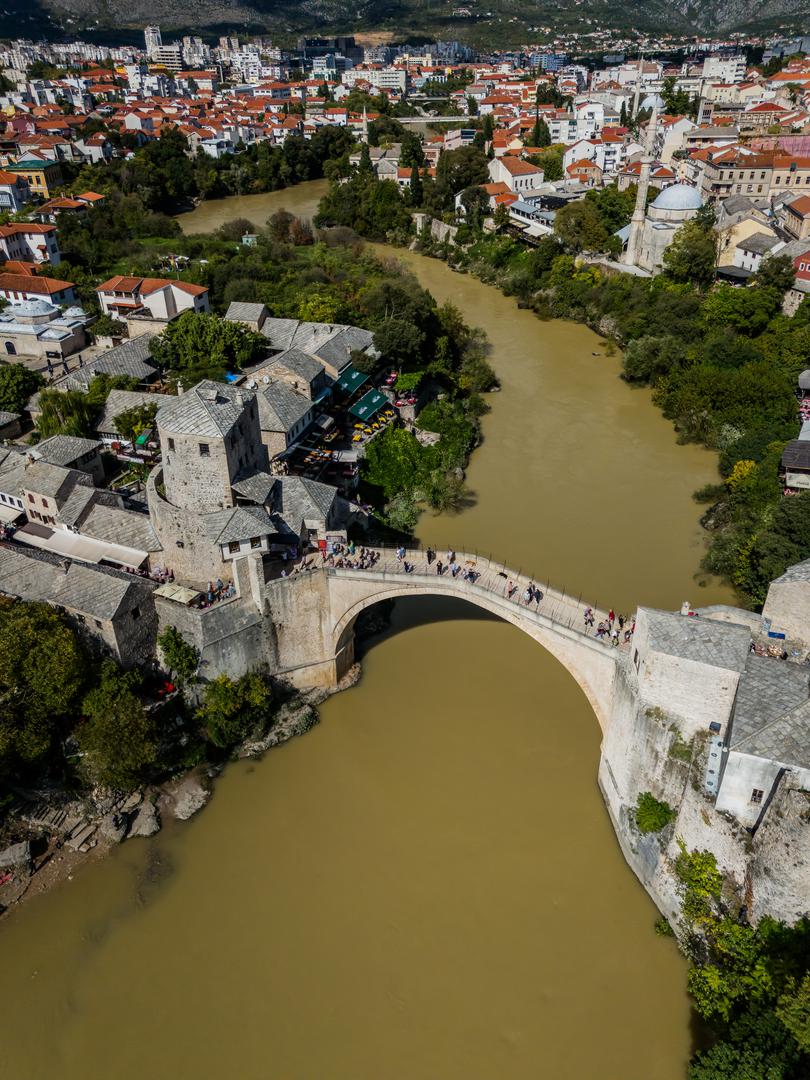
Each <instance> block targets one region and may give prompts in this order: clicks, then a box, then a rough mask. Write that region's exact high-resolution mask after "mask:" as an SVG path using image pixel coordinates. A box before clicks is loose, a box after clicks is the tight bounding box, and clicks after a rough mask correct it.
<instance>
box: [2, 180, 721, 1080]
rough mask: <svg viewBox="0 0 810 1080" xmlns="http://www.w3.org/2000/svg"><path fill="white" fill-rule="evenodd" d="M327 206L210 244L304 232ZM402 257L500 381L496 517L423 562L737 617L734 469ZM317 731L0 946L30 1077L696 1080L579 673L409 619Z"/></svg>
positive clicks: (483, 296) (626, 602)
mask: <svg viewBox="0 0 810 1080" xmlns="http://www.w3.org/2000/svg"><path fill="white" fill-rule="evenodd" d="M322 191H323V184H322V183H320V182H316V183H313V184H309V185H302V186H301V187H299V188H296V189H293V190H291V191H283V192H278V193H274V194H272V195H262V196H248V197H245V198H241V199H239V198H234V199H230V200H227V202H220V203H216V202H212V203H207V204H204V205H203V206H201V207H200V208H198V209H197V210H195V211H194V212H193V213H192V214H189V215H186V216H185V217H184V218H183V219H182V224H183V227H184V228H185V229H186V230H188V231H191V232H193V231H203V230H210V229H213V228H216V227H217V226H218V225H219V224H221V223H222V222H223V221H225V220H229V219H232V218H235V217H246V218H249V219H250V220H252V221H253V222H254V223H255V224H256V225H261V224H263V223H264V221H265V220H266V218H267V217H268V216H269V215H270V214H271V213H273V212H274V211H275V210H276V209H278V208H280V207H282V206H283V207H285V208H287V209H289V210H291V211H293V212H295V213H299V214H304V215H306V214H309V213H311V212H312V211H313V210H314V206H315V205H316V204H317V200H318V198H319V197H320V194H321V193H322ZM386 256H390V252H386ZM400 257H401V258H402V259H404V261H406V262H407V264H408V265H409V267H410V268H411V270H412V271H413V272H414V273H415V274H416V275H417V276H418V277H419V280H420V281H421V282H422V284H423V285H425V286H426V287H427V288H429V289H430V290H431V291H432V292H433V294H434V295H435V296H436V298H437V299H438V300H439V301H444V300H446V299H450V300H452V301H453V302H454V303H455V304H457V305H458V307H459V308H460V309H461V311H462V312H463V314H464V316H465V318H466V319H467V321H468V322H471V323H474V324H476V325H479V326H482V327H484V328H485V329H486V331H487V333H488V335H489V338H490V341H491V343H492V362H493V364H494V366H495V368H496V370H497V372H498V374H499V376H500V379H501V382H502V390H501V392H500V393H497V394H493V395H491V397H490V402H491V405H492V411H491V413H490V414H489V415H488V416H487V417H486V418H485V420H484V442H483V445H482V446H481V447H480V448H479V449H478V450H477V451H476V453H475V455H474V457H473V461H472V464H471V467H470V470H469V475H468V482H469V485H470V487H471V488H472V489H473V491H474V493H475V503H474V505H473V506H472V507H470V508H469V509H466V510H465V511H463V512H462V513H461V514H460V515H457V516H455V517H453V516H447V515H445V516H426V517H424V518H423V520H422V522H421V523H420V530H419V531H420V535H421V537H422V539H423V540H425V541H431V542H433V543H435V544H440V545H446V544H448V543H452V545H453V546H454V547H458V548H465V549H467V550H470V549H474V548H477V549H478V550H479V551H482V552H484V553H487V554H489V553H490V552H491V553H492V554H495V555H497V557H498V558H500V559H503V560H505V561H506V562H507V563H508V564H509V565H511V566H513V567H522V568H523V569H527V570H530V571H531V572H532V573H534V574H535V575H536V576H537V577H538V579H542V580H546V579H550V580H551V582H552V584H555V585H559V586H565V587H566V589H567V590H568V591H569V592H571V591H573V592H575V593H578V592H582V593H583V594H584V595H587V596H588V597H589V598H591V599H593V600H595V601H598V602H599V603H600V604H602V605H605V606H608V605H612V606H613V607H614V608H616V609H617V610H626V611H630V610H631V609H632V608H633V607H634V605H636V604H638V603H644V604H648V605H653V606H660V607H669V608H673V607H678V606H680V604H681V602H682V601H683V600H685V599H689V600H691V601H692V602H693V603H695V604H702V603H710V602H717V601H721V600H728V599H729V596H728V593H727V592H726V591H725V590H724V589H722V588H720V587H718V586H716V585H713V584H711V583H709V584H708V585H706V586H705V587H699V586H698V585H697V584H696V582H695V580H694V574H695V572H696V570H697V567H698V562H699V559H700V555H701V550H702V539H701V530H700V528H699V526H698V523H697V518H698V513H699V510H698V507H697V505H696V504H695V503H694V502H693V501H692V499H691V492H692V491H693V490H694V489H695V488H697V487H699V486H701V485H703V484H705V483H707V482H708V481H710V480H713V479H714V478H715V476H716V472H715V463H714V459H713V457H712V456H710V455H709V454H707V453H705V452H703V451H701V450H699V449H697V448H695V447H681V446H677V445H676V442H675V437H674V434H673V432H672V430H671V428H670V426H669V425H668V424H667V423H666V422H665V421H664V420H662V419H661V417H660V416H659V414H658V413H657V411H656V410H655V409H654V408H653V407H652V405H651V403H650V400H649V395H648V394H647V393H646V392H644V391H634V390H630V389H629V388H628V387H627V386H626V385H625V384H623V383H622V382H621V381H620V380H619V378H618V369H619V364H618V359H617V358H611V357H607V356H605V355H604V347H603V343H602V342H601V341H600V339H599V338H597V337H596V336H595V335H594V334H592V333H591V332H590V331H588V330H587V329H585V328H583V327H581V326H577V325H575V324H571V323H566V322H559V321H557V322H549V323H543V322H540V321H539V320H537V319H536V318H535V317H534V316H533V315H531V314H530V313H528V312H523V311H518V310H517V309H516V307H515V304H514V301H513V300H510V299H507V298H505V297H503V296H501V295H500V293H498V292H496V291H495V290H494V289H492V288H489V287H487V286H485V285H482V284H480V283H479V282H477V281H476V280H474V279H472V278H469V277H465V276H460V275H458V274H454V273H453V272H451V271H450V270H448V269H447V267H446V266H445V265H444V264H442V263H439V262H435V261H431V260H428V259H425V258H423V257H421V256H417V255H411V254H407V253H405V254H404V255H402V256H400ZM594 354H598V355H594ZM321 716H322V722H321V724H320V725H319V726H318V727H316V728H315V729H314V730H313V731H311V732H310V733H309V734H307V735H306V736H305V737H304V738H301V739H297V740H294V741H293V742H292V743H289V744H287V745H286V746H285V747H283V748H281V749H279V750H276V751H274V752H272V753H270V754H268V755H267V757H266V758H265V759H264V760H263V761H260V762H255V763H251V764H238V765H234V766H231V767H230V768H229V769H228V770H227V771H226V774H225V775H224V777H223V778H222V779H221V780H220V781H219V782H218V783H217V786H216V792H215V795H214V798H213V800H212V801H211V803H210V805H209V806H208V807H207V808H206V810H205V811H204V812H203V813H201V814H200V815H199V816H198V817H196V818H195V819H193V820H192V821H191V822H189V823H186V824H185V825H173V826H169V827H167V828H165V829H164V831H163V832H162V833H161V834H159V835H158V836H157V837H156V838H154V839H153V840H148V841H144V840H135V841H132V842H129V843H127V844H125V845H124V846H123V847H121V848H120V849H118V850H117V851H116V852H115V853H114V854H113V856H112V857H111V858H109V859H107V860H106V861H105V862H102V863H99V864H96V865H93V866H90V867H88V868H87V869H86V870H85V871H83V872H82V873H80V874H78V875H76V877H75V879H74V880H73V881H70V882H67V883H65V885H64V886H62V887H60V888H59V889H57V890H56V891H54V892H53V893H51V894H50V895H48V896H46V897H43V898H41V899H36V900H34V901H32V902H31V903H30V904H28V905H27V906H25V907H24V908H22V909H21V910H20V911H19V912H16V913H15V914H14V915H13V917H12V918H9V919H7V920H6V921H4V922H3V923H2V924H0V957H2V965H3V975H4V979H3V994H2V1011H0V1046H2V1075H3V1077H8V1078H9V1080H45V1078H46V1077H47V1078H51V1077H59V1080H112V1078H115V1080H144V1078H147V1077H148V1078H150V1080H180V1078H184V1077H194V1078H195V1080H209V1078H210V1080H214V1078H217V1080H220V1078H233V1080H495V1078H499V1080H530V1078H531V1080H535V1078H537V1077H548V1078H549V1080H590V1078H594V1080H597V1078H598V1080H681V1078H682V1077H683V1076H684V1070H685V1063H686V1060H687V1058H688V1055H689V1051H690V1032H689V1007H688V1002H687V998H686V994H685V990H684V983H685V976H686V968H685V965H684V963H683V961H682V960H681V959H680V957H679V956H678V953H677V951H676V949H675V947H674V946H673V945H672V943H671V942H669V941H666V940H662V939H660V938H657V937H656V936H655V935H654V933H653V929H652V927H653V922H654V920H655V918H656V913H655V910H654V908H653V906H652V904H651V903H650V901H649V900H648V898H647V896H646V894H645V893H644V891H643V889H642V888H641V886H640V885H639V884H638V883H637V882H636V880H635V878H634V877H633V875H632V873H631V872H630V870H629V869H628V868H627V866H626V865H625V863H624V861H623V859H622V856H621V854H620V851H619V847H618V844H617V842H616V840H615V839H614V836H613V832H612V830H611V827H610V823H609V821H608V817H607V813H606V811H605V810H604V807H603V804H602V800H601V796H600V794H599V791H598V788H597V785H596V768H597V761H598V755H599V728H598V725H597V722H596V719H595V717H594V716H593V714H592V712H591V710H590V708H589V706H588V704H587V702H586V700H585V698H584V696H583V694H582V693H581V691H580V690H579V689H578V687H577V686H576V684H575V683H574V681H573V679H572V678H571V677H570V676H569V675H568V674H567V673H566V672H565V671H564V669H563V668H562V667H560V666H559V665H558V664H557V662H556V661H555V660H553V659H552V658H551V657H550V656H549V655H548V654H547V653H545V652H544V651H543V649H542V648H541V647H540V646H539V645H537V644H536V643H535V642H533V641H531V640H530V639H529V638H528V637H525V636H523V635H522V634H521V633H520V632H519V631H518V630H516V629H514V628H512V627H510V626H508V625H506V624H504V623H501V622H498V621H496V620H494V619H491V618H488V617H483V616H482V615H481V614H479V613H478V612H477V611H476V610H475V609H474V608H471V607H468V606H466V605H463V604H451V603H449V602H440V601H438V600H430V599H427V598H422V599H415V600H412V601H408V602H405V601H402V602H400V603H398V605H397V606H396V608H395V611H394V616H393V622H392V625H391V628H390V630H389V631H388V632H387V633H385V634H384V635H382V636H381V637H379V638H377V639H376V640H374V641H373V642H372V643H371V644H370V645H369V647H368V648H367V651H366V653H365V656H364V657H363V678H362V680H361V682H360V683H359V685H358V686H356V687H355V688H354V689H352V690H350V691H347V692H346V693H344V694H341V695H338V696H336V697H334V698H332V699H331V700H330V701H328V702H327V703H326V704H325V705H324V706H323V707H322V710H321Z"/></svg>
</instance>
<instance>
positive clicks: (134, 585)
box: [0, 548, 148, 619]
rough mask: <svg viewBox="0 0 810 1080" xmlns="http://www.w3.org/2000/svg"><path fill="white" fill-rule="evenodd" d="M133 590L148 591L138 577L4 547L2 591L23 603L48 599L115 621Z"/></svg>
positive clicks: (0, 576) (0, 572) (0, 552)
mask: <svg viewBox="0 0 810 1080" xmlns="http://www.w3.org/2000/svg"><path fill="white" fill-rule="evenodd" d="M131 589H136V590H137V591H138V592H146V591H148V586H145V585H144V583H143V582H142V581H141V580H139V579H136V578H133V579H132V580H129V581H127V580H125V579H123V578H120V577H116V576H112V575H110V574H104V573H102V572H100V571H98V570H92V569H90V568H89V567H87V566H83V565H80V564H78V563H69V564H68V566H67V569H66V570H65V569H64V568H63V567H61V566H56V565H54V564H53V563H50V562H44V561H42V560H40V559H37V558H34V557H31V556H28V555H23V554H21V553H20V552H17V551H11V550H9V549H8V548H0V590H1V591H3V592H5V593H7V594H8V595H11V596H18V597H20V599H22V600H28V601H33V600H45V601H49V602H50V603H52V604H58V605H60V606H61V607H64V608H67V609H68V610H70V611H76V612H78V613H79V614H82V615H89V616H91V617H92V618H94V619H112V618H113V617H114V616H115V614H116V612H117V611H118V609H119V608H120V607H121V604H122V602H123V600H124V598H125V597H126V595H127V593H128V592H129V591H130V590H131Z"/></svg>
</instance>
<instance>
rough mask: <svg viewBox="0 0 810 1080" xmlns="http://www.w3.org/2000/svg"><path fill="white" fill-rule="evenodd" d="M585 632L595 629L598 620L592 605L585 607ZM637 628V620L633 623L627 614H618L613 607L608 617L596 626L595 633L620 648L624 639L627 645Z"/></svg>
mask: <svg viewBox="0 0 810 1080" xmlns="http://www.w3.org/2000/svg"><path fill="white" fill-rule="evenodd" d="M584 618H585V633H586V634H587V633H589V632H590V631H591V629H593V626H594V623H595V622H596V615H595V613H594V610H593V608H592V607H586V608H585V616H584ZM635 630H636V620H635V619H633V622H632V625H630V621H629V619H628V618H627V616H625V615H617V614H616V612H615V611H614V610H613V608H611V609H610V611H609V612H608V616H607V618H606V619H603V620H602V621H601V622H600V623H599V624H598V625H597V627H596V630H595V635H596V637H597V638H598V639H599V640H600V641H608V642H610V644H611V645H613V646H614V648H618V647H619V645H620V644H621V642H622V641H623V642H624V643H625V645H627V644H628V643H629V641H630V639H631V638H632V636H633V634H634V633H635Z"/></svg>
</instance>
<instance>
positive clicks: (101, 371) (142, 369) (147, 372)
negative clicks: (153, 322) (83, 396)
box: [60, 334, 158, 390]
mask: <svg viewBox="0 0 810 1080" xmlns="http://www.w3.org/2000/svg"><path fill="white" fill-rule="evenodd" d="M156 336H157V335H156V334H139V335H138V337H135V338H132V339H131V340H130V341H122V342H121V344H120V345H116V346H115V348H114V349H109V350H108V351H107V352H105V353H102V354H101V356H99V357H97V358H96V359H95V360H91V361H89V362H88V363H87V364H85V365H84V367H82V368H78V369H77V370H76V371H72V372H71V373H70V375H69V376H68V377H67V379H66V380H65V385H66V386H68V387H69V388H70V389H71V390H84V389H86V388H87V387H88V386H89V385H90V383H91V381H92V380H93V378H94V377H95V376H96V375H128V376H129V377H130V378H132V379H137V380H138V382H145V383H148V382H151V381H152V380H153V379H155V378H157V374H158V369H157V365H156V364H154V363H151V359H152V339H153V338H154V337H156ZM60 382H61V380H60Z"/></svg>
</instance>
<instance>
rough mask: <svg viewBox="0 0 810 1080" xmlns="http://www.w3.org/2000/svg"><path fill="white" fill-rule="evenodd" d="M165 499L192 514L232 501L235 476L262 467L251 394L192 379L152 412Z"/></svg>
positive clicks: (263, 453)
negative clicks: (157, 439) (158, 445)
mask: <svg viewBox="0 0 810 1080" xmlns="http://www.w3.org/2000/svg"><path fill="white" fill-rule="evenodd" d="M157 428H158V435H159V437H160V449H161V456H162V461H163V483H164V486H165V498H166V500H167V502H168V503H170V504H171V505H172V506H174V507H178V508H180V509H182V510H188V511H192V512H194V513H196V514H205V513H210V512H211V511H214V510H221V509H223V508H226V507H231V506H233V505H234V504H235V499H234V495H233V491H232V490H231V488H232V485H233V483H234V481H235V479H236V478H237V477H238V476H242V475H250V474H251V473H255V472H263V471H266V470H267V468H268V462H267V449H266V447H265V446H264V444H263V443H262V438H261V430H260V428H259V412H258V405H257V402H256V395H255V394H252V393H250V392H249V391H244V390H240V389H237V388H236V387H233V386H229V385H228V384H226V383H217V382H210V381H208V380H206V381H204V382H201V383H198V384H197V385H196V386H194V387H192V388H191V389H190V390H186V391H185V393H183V394H180V395H178V397H176V398H174V399H169V403H168V404H166V405H164V406H163V407H162V408H161V410H160V411H159V413H158V416H157Z"/></svg>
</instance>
